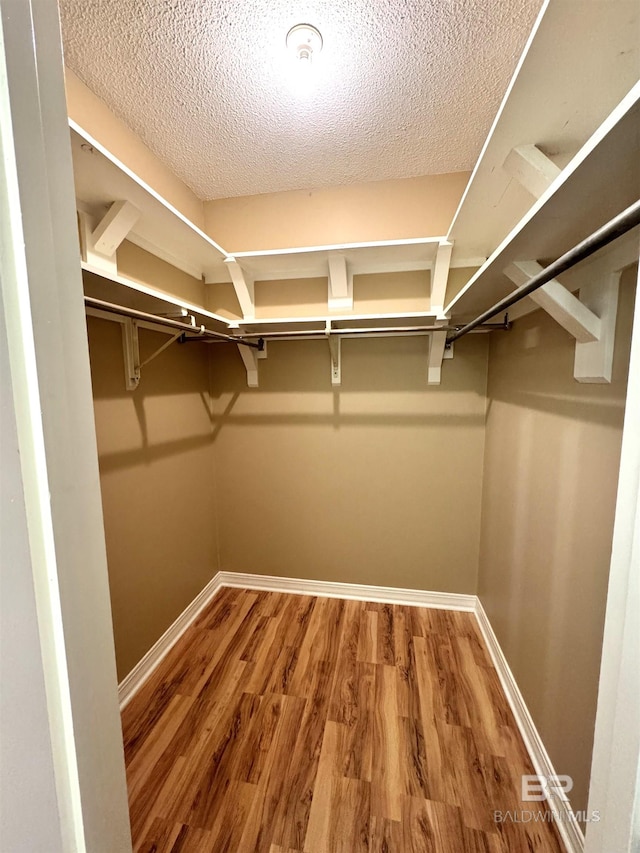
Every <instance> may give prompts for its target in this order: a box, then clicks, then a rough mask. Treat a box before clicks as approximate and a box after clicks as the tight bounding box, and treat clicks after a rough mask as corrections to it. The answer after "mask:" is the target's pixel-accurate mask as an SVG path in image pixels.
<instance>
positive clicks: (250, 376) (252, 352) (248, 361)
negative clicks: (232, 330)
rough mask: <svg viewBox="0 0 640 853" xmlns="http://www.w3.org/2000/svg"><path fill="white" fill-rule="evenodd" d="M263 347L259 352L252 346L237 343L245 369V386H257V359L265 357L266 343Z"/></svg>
mask: <svg viewBox="0 0 640 853" xmlns="http://www.w3.org/2000/svg"><path fill="white" fill-rule="evenodd" d="M264 346H265V349H264V350H263V351H262V352H261V351H259V350H257V349H253V348H252V347H246V346H242V345H241V344H238V352H239V353H240V355H241V357H242V361H243V362H244V366H245V369H246V371H247V387H248V388H258V387H259V385H258V360H259V359H262V358H266V357H267V350H266V346H267V345H266V343H265V345H264Z"/></svg>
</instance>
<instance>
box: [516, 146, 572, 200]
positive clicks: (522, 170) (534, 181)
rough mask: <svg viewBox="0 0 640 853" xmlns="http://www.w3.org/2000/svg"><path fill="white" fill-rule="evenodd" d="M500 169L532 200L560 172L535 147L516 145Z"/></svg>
mask: <svg viewBox="0 0 640 853" xmlns="http://www.w3.org/2000/svg"><path fill="white" fill-rule="evenodd" d="M502 168H503V169H504V170H505V172H506V173H507V174H508V175H509V176H510V177H512V178H514V179H515V180H516V181H518V183H520V184H522V186H523V187H524V188H525V189H526V190H527V192H529V193H531V195H532V196H534V198H540V196H541V195H543V194H544V193H545V192H546V191H547V190H548V189H549V187H550V186H551V184H552V183H553V182H554V181H555V179H556V178H557V177H558V175H559V174H560V172H561V169H559V168H558V166H556V164H555V163H554V162H553V161H552V160H550V159H549V158H548V157H547V155H546V154H543V153H542V151H541V150H540V149H539V148H537V147H536V146H535V145H518V147H517V148H512V149H511V151H510V152H509V153H508V154H507V158H506V160H505V161H504V164H503V166H502Z"/></svg>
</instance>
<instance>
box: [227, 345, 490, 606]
mask: <svg viewBox="0 0 640 853" xmlns="http://www.w3.org/2000/svg"><path fill="white" fill-rule="evenodd" d="M427 351H428V344H427V339H426V338H417V337H413V338H385V339H377V340H371V339H358V340H344V341H343V343H342V386H341V387H340V388H336V389H332V387H331V384H330V376H329V373H330V368H329V351H328V346H327V344H326V343H325V342H324V341H304V342H287V343H279V344H278V343H271V342H270V343H269V348H268V358H267V359H266V360H265V361H261V362H260V389H259V390H248V389H247V387H246V373H245V371H244V368H243V366H242V363H241V361H240V358H239V356H238V354H237V352H234V351H233V350H230V349H227V348H225V347H211V352H212V356H211V358H212V362H211V364H212V395H213V409H214V413H215V414H214V434H215V451H216V452H215V460H216V481H217V485H218V490H219V494H220V495H221V496H223V498H221V500H220V502H219V528H220V567H221V569H224V570H227V571H238V572H256V573H263V574H272V575H285V576H292V577H301V578H318V579H324V580H334V581H347V582H354V583H365V584H383V585H387V586H399V587H411V588H421V589H432V590H446V591H450V592H464V593H473V592H475V589H476V571H477V562H478V545H479V523H480V495H481V480H482V459H483V447H484V417H485V390H486V364H487V360H486V353H487V338H486V337H485V336H479V335H475V336H473V335H472V336H469V337H468V338H466V339H465V340H464V341H462V342H461V343H460V345H459V346H457V347H456V354H455V358H454V359H453V360H451V361H445V362H444V367H443V382H442V385H441V386H440V387H435V386H432V387H429V386H427V384H426V373H427ZM461 484H463V485H462V486H461Z"/></svg>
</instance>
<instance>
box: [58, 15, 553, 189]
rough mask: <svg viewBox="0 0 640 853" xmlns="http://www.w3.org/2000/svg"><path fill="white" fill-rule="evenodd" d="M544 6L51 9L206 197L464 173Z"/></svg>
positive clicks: (76, 49) (125, 113)
mask: <svg viewBox="0 0 640 853" xmlns="http://www.w3.org/2000/svg"><path fill="white" fill-rule="evenodd" d="M540 5H541V0H301V2H299V3H296V2H291V0H60V6H61V14H62V24H63V35H64V45H65V61H66V63H67V64H68V65H69V66H70V67H71V68H72V69H73V70H74V71H75V72H76V74H78V76H79V77H80V78H81V79H82V80H83V81H84V82H85V83H86V84H87V85H88V86H89V88H90V89H92V90H93V91H94V92H95V93H96V94H97V95H98V96H99V97H100V98H102V99H103V100H104V101H105V102H106V103H107V104H108V105H109V106H110V108H111V109H112V110H113V111H114V112H115V113H116V114H117V115H118V116H119V117H120V118H121V119H122V120H123V121H124V122H126V124H127V125H129V127H130V128H131V129H132V130H134V131H135V132H136V133H137V134H138V135H139V136H140V137H141V138H142V139H143V140H144V142H145V143H146V144H147V145H148V146H149V148H151V149H152V150H153V151H154V152H155V153H156V154H157V155H158V156H159V157H160V158H161V159H162V160H164V161H165V162H166V163H167V164H168V165H169V166H170V167H171V168H172V169H173V171H174V172H175V173H176V174H177V175H179V177H181V178H182V180H183V181H185V183H187V184H188V185H189V186H190V187H191V188H192V189H193V190H194V191H195V192H196V193H197V195H199V196H200V197H201V198H203V199H211V198H223V197H228V196H237V195H246V194H253V193H264V192H275V191H278V190H288V189H302V188H304V189H312V188H317V187H322V186H332V185H338V184H345V183H352V182H364V181H374V180H383V179H386V178H403V177H412V176H416V175H423V174H435V173H440V172H452V171H458V170H463V169H470V168H472V166H473V165H474V163H475V161H476V159H477V157H478V154H479V152H480V148H481V146H482V143H483V142H484V139H485V137H486V135H487V132H488V130H489V127H490V125H491V122H492V120H493V118H494V116H495V113H496V110H497V108H498V106H499V103H500V100H501V98H502V96H503V94H504V92H505V89H506V87H507V85H508V83H509V80H510V78H511V75H512V73H513V71H514V68H515V65H516V63H517V60H518V58H519V56H520V54H521V52H522V49H523V47H524V44H525V41H526V38H527V35H528V33H529V31H530V29H531V27H532V25H533V21H534V18H535V15H536V14H537V12H538V10H539V8H540ZM300 22H310V23H313V24H314V25H315V26H317V27H318V28H319V29H320V31H321V32H322V35H323V38H324V49H323V51H322V53H321V55H320V57H319V59H318V61H317V62H315V63H314V66H313V68H312V74H313V78H312V81H311V82H312V88H311V89H310V91H307V92H306V93H305V94H303V93H301V92H300V91H299V89H298V88H297V87H296V78H295V75H294V74H292V68H291V66H292V64H293V61H292V60H291V59H290V57H289V56H288V55H287V53H286V50H285V48H284V41H285V36H286V33H287V31H288V30H289V28H290V27H291V26H293V25H294V24H297V23H300Z"/></svg>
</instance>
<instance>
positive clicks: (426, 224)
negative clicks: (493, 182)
mask: <svg viewBox="0 0 640 853" xmlns="http://www.w3.org/2000/svg"><path fill="white" fill-rule="evenodd" d="M468 179H469V173H468V172H452V173H450V174H446V175H425V176H423V177H420V178H404V179H401V180H395V181H375V182H372V183H368V184H352V185H348V186H340V187H329V188H327V189H317V190H294V191H291V192H280V193H265V194H264V195H253V196H241V197H239V198H226V199H216V200H215V201H207V202H205V205H204V209H205V230H206V232H207V233H208V234H209V235H210V236H211V237H212V238H213V239H214V240H216V241H217V242H218V243H219V244H220V245H222V246H224V248H225V249H226V251H227V252H232V253H233V252H243V251H245V252H248V251H263V250H266V249H283V248H290V247H295V246H298V247H300V246H324V245H334V244H336V243H358V242H369V241H377V240H382V241H384V240H404V239H409V238H412V237H439V236H442V235H444V234H446V233H447V231H448V229H449V225H450V224H451V220H452V218H453V214H454V213H455V211H456V208H457V206H458V202H459V201H460V198H461V197H462V193H463V192H464V188H465V187H466V185H467V181H468Z"/></svg>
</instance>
